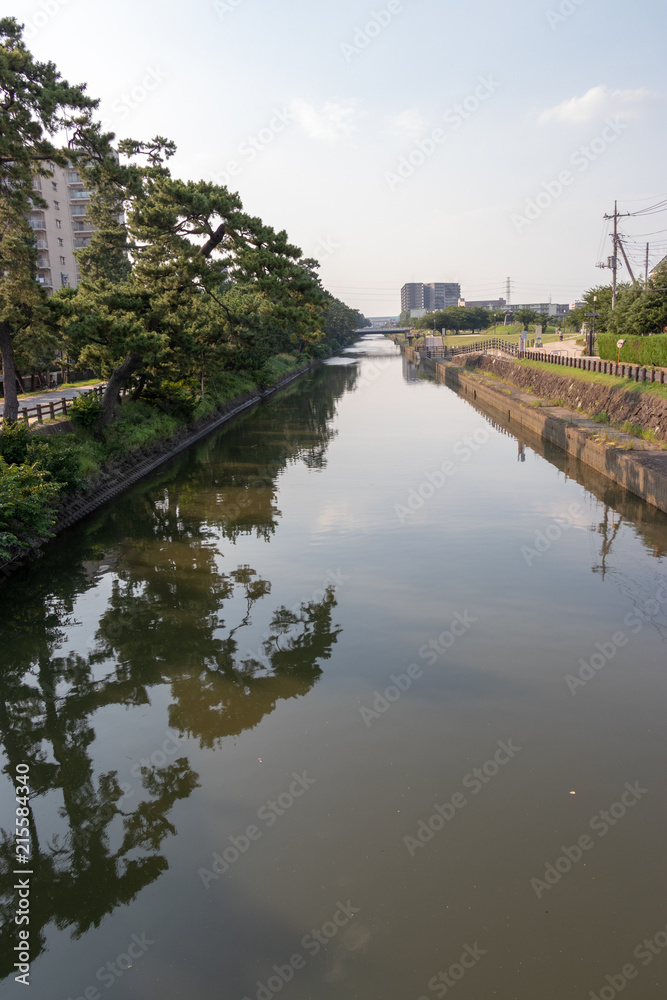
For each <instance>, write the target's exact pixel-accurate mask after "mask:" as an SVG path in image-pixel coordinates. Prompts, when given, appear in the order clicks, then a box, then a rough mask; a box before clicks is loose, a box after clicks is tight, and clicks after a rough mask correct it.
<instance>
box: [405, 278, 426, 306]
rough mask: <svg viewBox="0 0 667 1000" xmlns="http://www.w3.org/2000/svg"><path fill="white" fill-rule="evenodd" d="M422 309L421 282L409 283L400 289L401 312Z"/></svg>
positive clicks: (422, 293)
mask: <svg viewBox="0 0 667 1000" xmlns="http://www.w3.org/2000/svg"><path fill="white" fill-rule="evenodd" d="M423 308H424V285H423V283H422V282H421V281H411V282H408V284H407V285H403V287H402V288H401V312H411V311H412V310H413V309H423Z"/></svg>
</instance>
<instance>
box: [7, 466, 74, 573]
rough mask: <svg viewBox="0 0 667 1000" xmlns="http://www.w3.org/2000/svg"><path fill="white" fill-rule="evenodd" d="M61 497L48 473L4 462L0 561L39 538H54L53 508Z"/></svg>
mask: <svg viewBox="0 0 667 1000" xmlns="http://www.w3.org/2000/svg"><path fill="white" fill-rule="evenodd" d="M59 493H60V485H59V484H58V483H53V482H49V476H48V473H45V472H42V471H40V470H39V469H35V468H33V467H32V466H30V465H12V466H9V465H7V462H6V461H5V460H4V459H3V458H0V559H3V560H7V559H10V558H11V557H12V555H13V551H14V549H15V548H16V547H17V546H18V547H20V548H26V547H27V546H28V545H29V544H30V543H31V542H32V541H35V540H36V539H38V538H52V537H53V532H52V531H51V530H50V529H51V528H52V527H53V524H54V522H55V512H54V509H53V505H54V503H55V501H56V500H57V498H58V494H59Z"/></svg>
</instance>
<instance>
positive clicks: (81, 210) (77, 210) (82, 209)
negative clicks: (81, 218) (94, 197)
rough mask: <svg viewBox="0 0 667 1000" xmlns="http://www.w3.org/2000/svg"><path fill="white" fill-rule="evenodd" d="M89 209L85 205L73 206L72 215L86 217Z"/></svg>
mask: <svg viewBox="0 0 667 1000" xmlns="http://www.w3.org/2000/svg"><path fill="white" fill-rule="evenodd" d="M87 211H88V209H87V208H86V206H85V205H72V208H71V213H72V215H85V214H86V212H87Z"/></svg>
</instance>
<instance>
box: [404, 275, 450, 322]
mask: <svg viewBox="0 0 667 1000" xmlns="http://www.w3.org/2000/svg"><path fill="white" fill-rule="evenodd" d="M460 297H461V286H460V285H459V284H458V282H455V281H431V282H429V283H428V284H424V282H423V281H412V282H408V284H406V285H403V287H402V288H401V312H409V313H413V312H415V311H421V314H422V315H423V314H424V313H427V312H434V311H435V310H436V309H448V308H449V307H450V306H457V305H458V304H459V298H460Z"/></svg>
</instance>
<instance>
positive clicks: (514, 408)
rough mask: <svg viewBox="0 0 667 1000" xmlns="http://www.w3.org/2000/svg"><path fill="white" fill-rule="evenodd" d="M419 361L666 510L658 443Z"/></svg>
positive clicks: (485, 377)
mask: <svg viewBox="0 0 667 1000" xmlns="http://www.w3.org/2000/svg"><path fill="white" fill-rule="evenodd" d="M401 349H402V350H403V352H404V353H405V355H406V357H408V359H409V360H411V361H413V362H414V361H415V360H416V358H415V351H414V349H412V348H409V347H402V348H401ZM473 357H474V356H473ZM491 360H502V361H504V360H505V359H489V362H490V361H491ZM420 364H421V366H422V367H423V368H424V370H426V371H430V372H432V373H433V374H434V375H435V376H436V378H438V380H439V381H441V382H443V383H444V384H445V385H446V386H448V387H449V388H450V389H453V390H454V391H455V392H457V393H458V394H459V395H461V396H463V397H464V398H465V397H468V398H469V399H470V400H471V401H473V400H474V401H475V402H476V404H477V405H478V406H480V407H483V408H484V409H488V411H489V414H490V415H491V416H494V415H496V414H497V415H502V416H503V417H504V418H506V419H507V421H508V426H509V427H510V428H513V427H517V428H522V429H523V428H525V429H527V430H529V431H531V432H533V433H535V434H538V435H539V436H540V437H541V438H543V439H544V440H546V441H549V442H551V443H552V444H555V445H557V446H558V447H559V448H562V449H563V450H564V451H566V452H568V453H569V454H570V455H573V456H574V457H575V458H577V459H579V461H581V462H584V463H585V464H586V465H589V466H590V467H591V468H593V469H595V470H596V471H597V472H600V473H602V474H603V475H605V476H607V477H608V478H609V479H611V480H612V481H613V482H615V483H617V484H618V485H619V486H622V487H624V489H626V490H629V491H630V492H631V493H634V494H635V495H636V496H639V497H641V498H642V499H643V500H645V501H647V502H648V503H651V504H653V506H655V507H657V508H658V509H659V510H662V511H664V512H665V513H667V451H665V450H663V449H662V448H661V447H658V446H655V445H653V444H651V443H649V442H647V441H645V440H643V439H638V438H637V437H636V436H635V435H632V434H629V433H626V432H624V431H622V430H619V429H616V428H612V427H610V426H606V425H602V424H600V423H599V422H596V420H595V419H594V418H592V417H588V416H585V415H584V414H582V412H581V411H580V410H579V409H578V408H577V409H573V408H569V407H566V406H564V405H560V404H559V403H556V404H553V403H551V402H550V401H549V399H548V398H546V399H545V398H540V397H538V396H537V395H536V394H534V393H532V392H529V391H527V390H526V389H525V388H519V387H518V386H516V385H513V384H512V383H511V382H509V381H506V380H503V379H502V378H501V377H500V376H499V375H498V374H495V373H491V372H488V373H484V374H483V373H482V371H479V370H478V371H475V370H474V369H472V368H471V367H467V366H466V367H464V366H461V365H457V364H455V363H453V362H449V361H439V360H436V359H428V358H423V357H422V358H421V360H420ZM507 364H511V362H509V361H508V362H507ZM525 370H526V371H528V369H525ZM557 377H558V378H560V376H557ZM579 391H580V392H581V391H583V387H582V388H581V389H579ZM646 398H648V397H646ZM651 399H653V400H655V397H651ZM660 402H662V401H660Z"/></svg>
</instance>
